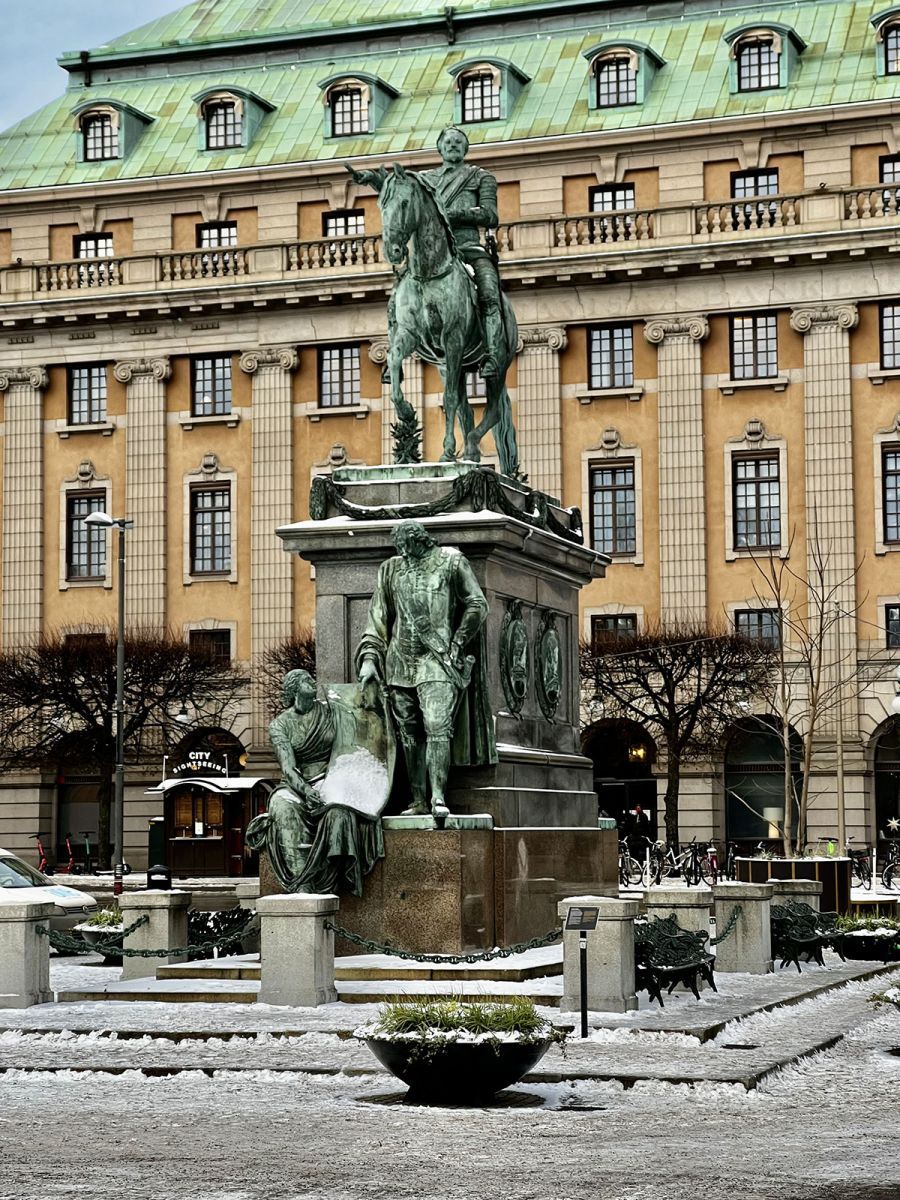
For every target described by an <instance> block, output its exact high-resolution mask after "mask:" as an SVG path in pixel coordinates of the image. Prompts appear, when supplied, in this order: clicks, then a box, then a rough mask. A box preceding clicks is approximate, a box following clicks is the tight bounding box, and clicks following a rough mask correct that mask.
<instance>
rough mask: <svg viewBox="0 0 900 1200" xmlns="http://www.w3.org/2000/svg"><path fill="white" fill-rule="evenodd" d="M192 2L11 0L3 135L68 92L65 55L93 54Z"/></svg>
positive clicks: (0, 121) (0, 102) (1, 90)
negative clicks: (97, 48)
mask: <svg viewBox="0 0 900 1200" xmlns="http://www.w3.org/2000/svg"><path fill="white" fill-rule="evenodd" d="M187 3H188V0H9V2H8V3H5V4H0V11H2V16H3V73H2V78H0V130H3V129H8V128H9V126H10V125H13V124H15V122H16V121H20V120H21V119H22V117H27V116H28V114H29V113H33V112H34V111H35V109H38V108H40V107H41V106H42V105H43V104H47V103H48V102H49V101H50V100H53V99H54V98H55V97H56V96H59V95H60V94H61V93H62V92H63V91H65V87H66V80H67V78H68V76H67V74H66V72H65V71H62V70H60V68H59V67H58V66H57V65H56V60H57V58H59V56H60V54H62V53H63V51H64V50H90V49H92V48H93V47H94V46H99V45H101V44H102V43H103V42H108V41H109V40H110V38H114V37H118V36H119V34H121V33H127V32H128V30H129V29H137V28H138V26H139V25H146V24H147V22H148V21H152V20H154V19H155V18H156V17H159V16H162V14H163V13H167V12H174V10H175V9H176V8H185V7H186V5H187Z"/></svg>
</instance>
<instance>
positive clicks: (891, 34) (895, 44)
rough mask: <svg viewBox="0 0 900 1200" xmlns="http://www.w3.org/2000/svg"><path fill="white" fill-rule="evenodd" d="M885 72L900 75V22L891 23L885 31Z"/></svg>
mask: <svg viewBox="0 0 900 1200" xmlns="http://www.w3.org/2000/svg"><path fill="white" fill-rule="evenodd" d="M884 73H885V75H900V22H898V23H897V24H896V25H889V26H888V28H887V29H886V30H885V33H884Z"/></svg>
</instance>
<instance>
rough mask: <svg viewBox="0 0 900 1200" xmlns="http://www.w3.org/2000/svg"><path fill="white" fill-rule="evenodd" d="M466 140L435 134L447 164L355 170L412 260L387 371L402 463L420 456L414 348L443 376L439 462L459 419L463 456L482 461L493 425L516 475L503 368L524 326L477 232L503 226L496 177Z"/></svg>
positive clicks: (389, 240) (396, 255)
mask: <svg viewBox="0 0 900 1200" xmlns="http://www.w3.org/2000/svg"><path fill="white" fill-rule="evenodd" d="M468 148H469V139H468V137H467V136H466V135H465V133H463V131H462V130H461V129H456V128H455V127H451V128H449V129H445V130H444V131H443V133H442V134H441V136H440V137H439V138H438V151H439V152H440V155H441V160H442V165H441V166H440V167H438V168H437V169H436V170H433V171H421V172H417V173H416V172H410V171H406V170H404V168H403V167H401V166H399V165H397V164H395V165H394V167H393V170H392V171H386V170H385V169H384V168H383V167H379V168H378V169H377V170H374V171H368V170H367V171H357V170H354V168H353V167H348V170H349V171H350V173H351V175H352V176H353V178H354V179H355V180H356V181H357V182H358V183H365V184H368V185H369V186H370V187H372V188H374V189H375V191H377V192H378V205H379V208H380V209H381V215H382V223H383V227H384V233H383V239H384V247H385V253H386V254H387V257H388V259H389V261H390V262H392V263H394V264H395V265H399V264H402V263H404V262H405V263H406V269H405V270H404V271H403V272H402V273H400V275H399V279H398V282H397V284H396V286H395V288H394V291H393V294H392V296H391V301H390V305H389V307H388V341H389V347H390V349H389V356H388V375H389V378H390V382H391V397H392V399H393V402H394V407H395V409H396V411H397V415H398V422H397V425H396V426H395V438H396V444H397V454H396V458H397V461H398V462H417V461H418V460H419V457H420V452H419V440H420V434H419V428H418V422H417V419H416V415H415V411H414V410H413V408H412V406H411V405H410V404H409V402H408V401H407V400H406V399H405V398H404V396H403V390H402V386H401V385H402V381H403V366H402V364H403V359H404V358H406V357H407V356H408V355H410V354H412V353H413V352H416V353H418V355H419V356H420V357H421V358H423V359H424V360H425V361H426V362H432V363H436V364H437V365H438V366H439V367H440V370H441V373H442V375H443V378H444V417H445V430H444V446H443V454H442V455H441V460H442V461H445V462H446V461H451V460H452V459H454V458H455V457H456V432H455V425H456V421H457V420H458V421H459V424H460V428H461V431H462V434H463V438H464V447H463V452H462V453H463V457H464V458H466V459H469V460H470V461H472V462H479V461H480V459H481V450H480V446H481V441H482V438H483V437H484V436H485V434H486V433H488V431H490V430H493V433H494V441H495V444H496V446H497V453H498V456H499V458H500V469H501V470H502V471H503V472H504V473H505V474H507V475H511V476H513V477H517V476H518V475H519V473H520V472H519V456H518V449H517V446H516V435H515V430H514V428H513V424H512V413H511V408H510V402H509V395H508V393H507V390H506V372H507V370H508V368H509V365H510V363H511V362H512V359H513V356H514V355H515V353H516V344H517V341H518V329H517V326H516V318H515V314H514V313H513V310H512V306H511V305H510V303H509V301H508V300H507V298H506V297H505V296H504V295H503V293H502V291H501V290H500V280H499V276H498V273H497V266H496V261H495V251H494V253H492V252H491V251H492V250H493V247H494V242H493V239H491V240H490V242H489V245H488V247H485V246H484V245H483V244H482V240H481V231H482V230H488V231H489V230H491V229H494V228H495V227H496V226H497V224H498V216H497V181H496V179H495V178H494V176H493V175H491V174H490V172H489V171H485V170H484V169H483V168H482V167H476V166H472V165H471V164H468V163H466V162H465V156H466V152H467V150H468ZM473 366H478V367H479V368H480V371H481V374H482V376H483V377H484V380H485V391H486V393H487V399H486V403H485V408H484V415H483V417H482V419H481V421H480V422H479V423H478V425H476V424H475V419H474V417H473V415H472V409H471V406H470V405H469V400H468V396H467V394H466V369H467V368H471V367H473Z"/></svg>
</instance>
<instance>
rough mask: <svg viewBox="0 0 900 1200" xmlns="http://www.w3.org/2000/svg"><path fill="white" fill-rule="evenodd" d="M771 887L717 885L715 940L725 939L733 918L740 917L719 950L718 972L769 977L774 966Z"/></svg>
mask: <svg viewBox="0 0 900 1200" xmlns="http://www.w3.org/2000/svg"><path fill="white" fill-rule="evenodd" d="M773 891H774V888H773V885H772V884H771V883H717V884H716V886H715V888H714V889H713V896H714V900H715V909H716V931H717V932H716V936H717V937H722V935H723V934H724V932H725V930H726V928H727V926H728V924H729V922H730V921H731V917H732V914H733V912H734V910H735V908H736V907H739V908H740V910H741V914H740V916H739V917H738V919H737V924H736V925H735V927H734V929H733V930H732V931H731V933H730V934H729V935H728V936H727V937H726V938H725V939H724V940H723V941H722V942H720V943H719V945H718V946H716V970H717V971H742V972H744V973H746V974H748V975H768V973H769V972H770V971H772V970H774V963H773V962H772V926H771V917H770V914H769V909H770V907H771V901H772V893H773Z"/></svg>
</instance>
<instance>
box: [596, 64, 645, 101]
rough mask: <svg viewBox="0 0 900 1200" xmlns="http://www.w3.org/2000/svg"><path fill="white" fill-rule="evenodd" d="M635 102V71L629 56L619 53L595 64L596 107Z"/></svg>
mask: <svg viewBox="0 0 900 1200" xmlns="http://www.w3.org/2000/svg"><path fill="white" fill-rule="evenodd" d="M620 104H637V71H635V69H634V66H633V65H632V61H631V58H626V57H625V56H624V55H620V56H619V57H617V58H607V59H603V60H602V61H601V62H600V63H598V65H597V107H598V108H617V107H618V106H619V105H620Z"/></svg>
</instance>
